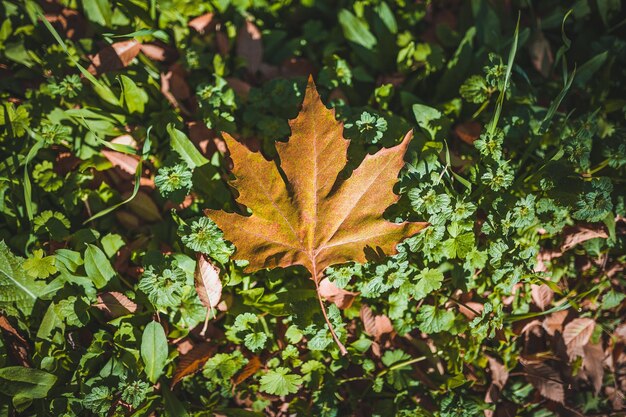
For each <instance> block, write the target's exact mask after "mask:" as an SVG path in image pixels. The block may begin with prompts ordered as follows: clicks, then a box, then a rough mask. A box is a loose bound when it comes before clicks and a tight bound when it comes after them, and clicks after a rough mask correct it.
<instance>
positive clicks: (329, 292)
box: [318, 278, 358, 310]
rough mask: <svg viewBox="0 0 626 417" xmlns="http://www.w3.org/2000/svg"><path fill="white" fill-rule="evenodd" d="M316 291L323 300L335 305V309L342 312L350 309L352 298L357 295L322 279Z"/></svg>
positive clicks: (326, 279)
mask: <svg viewBox="0 0 626 417" xmlns="http://www.w3.org/2000/svg"><path fill="white" fill-rule="evenodd" d="M318 291H319V293H320V295H321V296H322V297H324V299H326V300H328V301H331V302H333V303H335V304H336V305H337V307H339V308H340V309H342V310H344V309H346V308H350V306H351V305H352V302H353V301H354V298H355V297H356V296H357V294H358V293H356V292H351V291H346V290H344V289H343V288H339V287H337V286H336V285H335V284H333V283H332V282H331V281H330V280H329V279H328V278H324V279H322V280H321V281H320V286H319V290H318Z"/></svg>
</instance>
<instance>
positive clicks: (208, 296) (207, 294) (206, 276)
mask: <svg viewBox="0 0 626 417" xmlns="http://www.w3.org/2000/svg"><path fill="white" fill-rule="evenodd" d="M197 260H198V262H197V263H196V272H195V274H194V282H195V286H196V292H197V293H198V297H199V298H200V301H201V302H202V305H204V306H205V307H206V308H207V309H209V310H210V311H213V309H214V308H215V307H217V305H218V304H219V302H220V299H221V298H222V281H220V269H219V268H218V267H217V266H215V265H213V263H211V262H210V261H209V260H208V259H207V257H206V256H204V255H202V254H201V253H198V256H197Z"/></svg>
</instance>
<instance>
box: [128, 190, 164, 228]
mask: <svg viewBox="0 0 626 417" xmlns="http://www.w3.org/2000/svg"><path fill="white" fill-rule="evenodd" d="M130 194H131V193H130V192H128V193H124V194H123V195H122V197H123V198H124V199H126V198H128V197H130ZM126 206H127V207H128V208H129V209H130V210H131V211H132V212H133V213H135V214H136V215H137V216H139V218H140V219H141V220H143V221H146V222H148V223H156V222H159V221H161V220H163V218H162V217H161V212H160V211H159V207H158V206H157V205H156V203H155V202H154V200H152V197H150V196H149V195H148V194H146V193H145V192H143V191H139V192H138V193H137V195H135V198H133V199H132V200H130V201H129V202H128V204H126Z"/></svg>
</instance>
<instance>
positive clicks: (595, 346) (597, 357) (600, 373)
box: [582, 342, 605, 394]
mask: <svg viewBox="0 0 626 417" xmlns="http://www.w3.org/2000/svg"><path fill="white" fill-rule="evenodd" d="M604 357H605V355H604V349H602V342H599V343H587V344H586V345H585V346H584V347H583V372H582V375H583V376H585V377H586V379H587V380H588V381H589V382H590V383H591V385H592V386H593V389H594V391H595V393H596V394H598V393H599V392H600V388H602V378H604V366H603V362H604Z"/></svg>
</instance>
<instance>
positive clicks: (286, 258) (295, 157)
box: [205, 81, 428, 282]
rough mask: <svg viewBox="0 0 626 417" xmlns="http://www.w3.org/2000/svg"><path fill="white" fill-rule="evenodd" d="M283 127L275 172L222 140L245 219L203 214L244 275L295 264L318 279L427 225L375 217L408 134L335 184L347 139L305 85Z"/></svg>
mask: <svg viewBox="0 0 626 417" xmlns="http://www.w3.org/2000/svg"><path fill="white" fill-rule="evenodd" d="M290 126H291V131H292V136H291V138H290V139H289V141H288V142H278V143H277V144H276V147H277V150H278V155H279V157H280V161H281V162H280V168H279V166H278V165H277V163H276V162H274V161H267V160H265V159H264V158H263V156H262V155H261V154H260V153H257V152H250V151H249V150H248V149H247V148H246V147H245V146H244V145H242V144H240V143H239V142H237V141H236V140H235V139H233V138H232V137H231V136H230V135H227V134H225V135H224V137H225V139H226V144H227V146H228V149H229V150H230V157H231V159H232V161H233V170H232V171H233V174H234V175H235V179H234V180H233V181H231V185H233V186H234V187H235V188H236V189H237V191H238V192H239V197H238V199H237V201H238V202H239V203H241V204H243V205H245V206H247V207H248V208H249V209H251V210H252V215H251V216H242V215H240V214H236V213H227V212H224V211H220V210H206V212H205V213H206V214H207V215H208V216H209V217H210V218H211V219H212V220H213V221H214V222H215V223H216V224H217V225H218V226H219V227H220V229H222V231H223V232H224V235H225V238H226V239H228V240H230V241H231V242H233V243H234V244H235V246H236V248H237V251H236V252H235V255H234V258H235V259H245V260H248V261H249V262H250V263H249V265H248V266H247V268H246V271H247V272H252V271H255V270H259V269H262V268H275V267H288V266H292V265H302V266H304V267H305V268H306V269H308V270H309V272H310V273H311V276H312V277H313V279H314V280H315V281H316V282H319V281H320V279H321V278H322V274H323V271H324V269H325V268H326V267H328V266H330V265H334V264H340V263H345V262H349V261H356V262H366V257H365V252H364V249H365V248H366V247H368V246H369V247H372V248H374V249H378V248H380V249H381V250H382V251H383V252H385V253H388V254H389V253H395V246H396V244H397V243H398V242H399V241H401V240H402V239H404V238H407V237H410V236H412V235H414V234H416V233H417V232H419V231H420V230H422V229H423V228H424V227H426V226H427V224H428V223H421V222H404V223H392V222H389V221H387V220H385V219H384V218H383V212H384V211H385V209H387V207H389V206H390V205H391V204H393V203H395V202H396V201H397V200H398V198H399V197H398V196H397V195H396V194H394V193H393V186H394V184H395V183H396V181H397V177H398V172H399V171H400V169H401V168H402V167H403V165H404V161H403V157H404V154H405V152H406V149H407V146H408V144H409V141H410V140H411V136H412V135H411V133H409V134H407V135H406V136H405V138H404V140H403V141H402V143H401V144H400V145H397V146H395V147H393V148H387V149H382V150H380V151H379V152H378V153H376V154H374V155H367V156H366V157H365V159H364V160H363V162H362V163H361V166H359V167H358V168H357V169H355V170H354V172H353V173H352V175H351V176H350V177H349V178H348V179H346V180H345V181H343V182H340V183H339V184H336V182H337V176H338V174H339V172H340V171H341V170H342V169H343V168H344V167H345V165H346V162H347V156H346V155H347V150H348V145H349V141H348V140H346V139H344V138H343V137H342V130H343V126H342V124H341V123H340V122H338V121H336V120H335V115H334V111H333V110H329V109H327V108H326V107H325V106H324V104H323V103H322V102H321V100H320V98H319V95H318V93H317V91H316V89H315V86H314V84H313V82H312V81H309V85H308V86H307V90H306V96H305V98H304V103H303V105H302V110H301V111H300V114H299V115H298V117H297V118H296V119H293V120H291V121H290ZM281 174H284V175H285V177H286V181H285V180H283V176H282V175H281Z"/></svg>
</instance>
